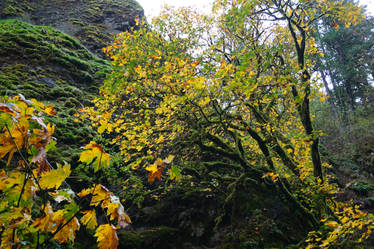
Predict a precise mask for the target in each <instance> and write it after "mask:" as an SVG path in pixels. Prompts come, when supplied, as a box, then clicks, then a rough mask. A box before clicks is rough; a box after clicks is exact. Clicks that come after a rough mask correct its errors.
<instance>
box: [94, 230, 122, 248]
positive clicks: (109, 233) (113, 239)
mask: <svg viewBox="0 0 374 249" xmlns="http://www.w3.org/2000/svg"><path fill="white" fill-rule="evenodd" d="M95 237H97V242H98V246H99V248H100V249H116V248H117V247H118V245H119V243H118V236H117V233H116V228H115V227H114V226H113V225H111V224H104V225H100V226H99V227H98V228H97V229H96V233H95Z"/></svg>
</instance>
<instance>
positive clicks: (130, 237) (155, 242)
mask: <svg viewBox="0 0 374 249" xmlns="http://www.w3.org/2000/svg"><path fill="white" fill-rule="evenodd" d="M177 231H178V230H177V229H175V228H171V227H166V226H160V227H154V228H152V229H146V230H143V231H140V232H122V233H120V234H119V241H120V248H133V249H142V248H149V249H152V248H155V249H156V248H170V245H174V246H177V241H176V236H175V235H176V233H177Z"/></svg>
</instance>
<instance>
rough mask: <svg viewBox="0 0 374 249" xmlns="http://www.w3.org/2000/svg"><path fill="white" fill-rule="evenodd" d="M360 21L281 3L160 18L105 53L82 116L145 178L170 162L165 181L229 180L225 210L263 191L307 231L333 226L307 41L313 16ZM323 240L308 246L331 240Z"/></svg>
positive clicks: (307, 4) (318, 6) (346, 10)
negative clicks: (246, 191) (246, 192)
mask: <svg viewBox="0 0 374 249" xmlns="http://www.w3.org/2000/svg"><path fill="white" fill-rule="evenodd" d="M358 13H359V8H357V7H356V6H354V5H353V4H345V5H343V4H342V3H338V2H332V1H298V2H292V1H282V0H278V1H277V0H273V1H240V0H238V1H216V2H215V15H213V16H203V15H200V14H198V13H197V12H195V11H191V10H189V9H180V10H179V11H176V12H175V11H172V10H166V11H165V12H164V13H163V14H162V15H161V16H160V17H159V18H157V19H155V20H154V22H153V26H146V25H145V24H143V26H144V27H143V28H140V29H139V30H134V31H133V32H126V33H123V34H120V35H118V37H117V39H116V41H115V42H114V44H113V45H112V46H110V47H108V48H106V49H105V52H106V53H107V54H108V55H109V56H110V57H111V58H112V59H113V65H114V71H113V72H112V74H111V76H110V77H109V79H108V80H107V81H106V83H105V85H104V86H103V87H102V89H101V94H102V97H101V98H98V99H96V100H95V106H94V107H92V108H86V109H84V110H82V112H83V115H82V116H81V117H82V118H90V119H91V120H92V121H93V122H94V124H95V125H96V126H97V127H98V132H100V133H108V134H110V136H111V138H112V143H113V144H118V145H119V146H120V150H121V153H122V155H123V156H124V157H125V163H126V164H127V165H128V166H129V167H132V168H133V169H137V168H139V166H140V165H144V168H145V169H146V170H147V171H149V179H150V180H154V179H155V178H157V179H161V177H162V172H163V171H165V170H166V168H167V163H163V162H165V160H164V161H163V160H161V159H160V158H165V157H167V156H168V155H173V156H172V157H173V158H174V156H175V158H174V163H173V168H170V169H168V175H169V177H170V178H176V176H177V175H179V171H182V172H187V171H188V172H189V174H193V173H194V174H195V175H196V176H198V177H207V178H208V179H210V181H211V182H214V183H217V184H213V185H212V186H215V187H216V188H220V187H222V186H226V185H225V182H227V181H229V182H230V184H229V185H228V186H227V190H228V192H227V198H226V201H230V200H232V199H233V197H234V196H235V193H236V190H237V189H239V188H240V186H243V185H245V184H250V185H252V186H256V185H259V184H261V183H262V182H263V181H271V182H273V184H271V186H269V188H271V189H273V190H274V191H277V192H278V193H282V195H283V196H285V201H287V202H289V203H291V204H292V205H293V206H294V207H295V210H296V211H295V217H296V218H297V219H301V220H304V221H306V223H307V224H308V225H309V227H310V229H316V228H317V227H318V226H319V224H320V222H319V219H320V218H321V217H324V216H326V217H330V218H331V217H332V219H336V220H337V221H340V220H339V219H342V218H344V217H345V216H344V215H343V216H341V217H338V216H334V215H333V209H334V205H333V204H332V203H334V198H333V195H334V193H336V189H335V188H334V187H333V186H332V185H330V184H329V183H328V179H325V178H324V175H323V170H322V163H321V159H320V156H319V151H318V143H319V138H318V136H319V134H318V132H317V131H314V129H313V126H312V117H311V114H310V110H309V103H310V101H311V99H313V98H314V97H317V96H319V95H320V94H321V93H320V92H319V91H318V88H317V87H316V85H317V82H316V80H315V79H314V78H313V77H312V75H313V71H312V69H313V64H312V63H313V61H312V57H313V56H315V55H316V54H319V53H320V51H319V50H318V49H317V48H316V47H315V44H314V39H313V37H312V35H311V34H312V32H313V24H314V22H316V21H317V20H318V19H319V18H321V17H322V16H329V17H331V18H337V19H339V20H341V21H342V22H344V23H346V24H347V25H349V23H351V22H354V20H356V18H357V17H356V16H357V14H358ZM166 161H170V160H166ZM194 165H202V167H203V168H204V170H202V169H201V168H200V170H199V171H196V167H195V169H194ZM176 172H178V173H176ZM296 195H297V197H296ZM355 212H359V211H357V210H355V211H354V212H353V213H355ZM346 213H349V212H346ZM346 213H345V215H346ZM334 222H336V221H334ZM334 224H335V223H334ZM336 224H337V225H336V227H339V226H340V224H342V226H343V222H340V224H338V223H336ZM347 226H348V225H347ZM349 226H350V227H349V228H350V229H353V228H352V226H351V225H349ZM353 227H354V226H353ZM340 230H341V229H340ZM344 231H351V230H349V229H348V228H347V229H345V230H344ZM352 234H355V236H357V233H352ZM334 236H335V235H334ZM365 236H366V235H365ZM329 239H330V241H327V242H326V241H323V240H321V239H318V240H316V241H315V243H317V244H318V243H320V244H322V243H327V244H329V243H331V242H333V241H337V240H339V237H338V236H335V237H333V239H331V238H330V237H329ZM318 241H320V242H318ZM325 245H326V244H325Z"/></svg>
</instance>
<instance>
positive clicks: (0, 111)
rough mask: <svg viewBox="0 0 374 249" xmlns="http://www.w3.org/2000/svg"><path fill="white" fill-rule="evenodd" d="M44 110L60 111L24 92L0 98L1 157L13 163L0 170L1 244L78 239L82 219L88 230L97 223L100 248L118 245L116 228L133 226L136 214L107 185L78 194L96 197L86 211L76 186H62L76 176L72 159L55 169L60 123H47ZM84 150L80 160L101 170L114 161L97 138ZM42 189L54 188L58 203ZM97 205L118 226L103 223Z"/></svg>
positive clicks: (6, 246)
mask: <svg viewBox="0 0 374 249" xmlns="http://www.w3.org/2000/svg"><path fill="white" fill-rule="evenodd" d="M42 113H45V114H48V115H54V114H56V113H55V112H54V110H53V107H51V106H44V104H42V103H40V102H38V101H36V100H31V101H30V100H26V99H25V98H24V97H23V96H22V95H19V96H16V97H12V98H9V97H5V98H3V99H1V101H0V129H1V132H0V158H3V157H5V156H7V155H8V160H7V166H6V167H5V169H3V170H1V171H0V191H1V192H2V195H1V197H0V223H1V228H0V233H1V245H0V247H1V248H4V249H10V248H20V246H21V244H22V245H26V244H28V245H30V247H33V246H36V245H39V246H43V245H44V244H46V243H48V240H49V239H50V238H53V239H54V240H56V241H57V242H59V243H66V242H68V241H71V242H73V241H74V240H75V237H76V232H77V231H78V230H79V228H80V226H81V223H82V224H83V225H85V226H86V227H87V228H88V229H96V228H97V229H96V233H95V236H96V237H98V239H97V241H98V246H99V248H100V249H107V248H108V249H115V248H117V246H118V237H117V235H116V230H117V229H119V228H120V227H125V226H127V225H128V223H130V222H131V220H130V218H129V217H128V216H127V214H126V213H125V211H124V208H123V206H122V204H121V203H120V201H119V199H118V197H116V196H115V195H114V194H113V193H111V192H109V191H108V190H107V189H106V188H105V187H104V186H102V185H96V186H95V187H93V188H88V189H83V190H82V191H81V192H80V193H79V194H77V196H78V197H80V198H88V197H87V196H91V206H92V209H90V210H85V211H81V210H80V207H79V206H78V204H77V203H76V202H75V200H76V198H77V197H76V195H75V193H74V192H73V191H72V190H71V189H64V190H59V188H60V186H61V185H62V184H63V183H64V181H65V180H66V179H67V178H68V177H69V176H70V174H71V167H70V165H69V164H68V163H66V162H65V164H64V165H59V164H57V168H55V169H54V168H53V167H51V166H50V165H49V163H48V161H47V158H46V157H47V152H48V150H49V147H50V142H51V141H52V134H53V132H54V126H53V125H50V124H45V123H44V121H43V118H42ZM30 127H33V128H32V129H31V128H30ZM83 149H84V151H83V152H82V153H81V156H80V161H81V162H83V163H86V164H87V165H89V164H93V166H94V169H95V172H96V171H97V170H99V169H101V168H102V167H107V166H109V162H110V156H109V154H107V153H106V152H104V151H103V148H102V147H101V146H100V145H98V144H96V143H95V142H93V141H92V142H90V143H89V144H88V145H86V146H85V147H84V148H83ZM16 153H17V156H15V154H16ZM14 158H17V160H18V161H16V160H13V159H14ZM27 158H28V159H27ZM65 185H66V186H68V185H67V184H65ZM40 193H48V194H49V195H50V196H51V197H53V199H54V200H55V202H56V203H52V202H51V201H50V200H51V199H50V198H46V197H45V195H42V196H40V195H39V194H40ZM63 201H64V203H66V204H65V205H64V207H63V208H59V209H57V210H56V207H58V205H56V204H57V203H62V202H63ZM40 202H42V204H41V205H40V204H38V203H40ZM96 207H101V208H102V209H107V216H108V217H109V220H110V221H111V222H114V221H116V223H115V224H116V227H114V226H113V225H112V224H100V225H99V224H98V222H97V219H96V210H95V209H96ZM38 208H40V211H41V212H40V213H41V215H39V216H37V217H35V216H34V215H33V214H32V210H37V209H38ZM80 216H81V218H79V217H80ZM38 234H39V235H40V236H39V235H38ZM28 240H30V241H28ZM33 243H34V245H32V244H33Z"/></svg>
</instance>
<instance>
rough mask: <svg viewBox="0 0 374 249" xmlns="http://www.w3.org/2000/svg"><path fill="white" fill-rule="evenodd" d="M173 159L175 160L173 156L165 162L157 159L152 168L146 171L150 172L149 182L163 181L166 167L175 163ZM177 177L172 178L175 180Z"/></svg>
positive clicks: (148, 167)
mask: <svg viewBox="0 0 374 249" xmlns="http://www.w3.org/2000/svg"><path fill="white" fill-rule="evenodd" d="M173 159H174V156H173V155H170V156H168V157H167V158H166V159H164V160H162V159H160V158H157V159H156V161H155V162H154V163H153V164H151V165H150V166H147V167H146V168H145V169H146V170H147V171H148V172H149V175H148V181H149V182H153V181H154V180H155V179H156V178H157V179H158V180H161V176H162V171H163V169H164V167H165V166H166V165H168V164H170V163H171V162H172V161H173ZM175 177H176V176H172V178H173V179H174V178H175Z"/></svg>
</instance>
